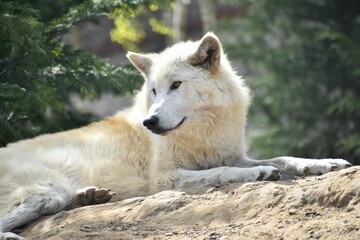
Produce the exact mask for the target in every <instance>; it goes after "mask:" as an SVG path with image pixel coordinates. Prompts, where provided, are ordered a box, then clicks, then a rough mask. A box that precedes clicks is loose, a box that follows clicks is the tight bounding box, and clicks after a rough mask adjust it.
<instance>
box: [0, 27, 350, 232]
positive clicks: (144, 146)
mask: <svg viewBox="0 0 360 240" xmlns="http://www.w3.org/2000/svg"><path fill="white" fill-rule="evenodd" d="M127 56H128V58H129V59H130V61H131V62H132V63H133V64H134V65H135V66H136V67H137V68H138V69H139V71H140V72H141V73H142V74H143V76H144V78H145V82H144V85H143V87H142V89H141V91H140V92H139V93H138V94H137V96H136V98H135V102H134V105H133V107H132V108H130V109H128V110H125V111H121V112H119V113H117V114H116V115H115V116H113V117H110V118H107V119H105V120H103V121H100V122H97V123H93V124H91V125H89V126H86V127H83V128H80V129H75V130H71V131H66V132H61V133H56V134H48V135H42V136H39V137H37V138H34V139H29V140H24V141H20V142H17V143H13V144H9V145H8V146H7V147H6V148H2V149H0V238H4V239H11V238H13V239H21V237H20V236H18V235H16V234H13V233H11V232H10V231H11V230H12V229H14V228H16V227H19V226H21V225H23V224H26V223H28V222H31V221H33V220H35V219H36V218H38V217H40V216H42V215H46V214H54V213H56V212H58V211H61V210H63V209H69V208H72V207H77V206H81V205H87V204H96V203H104V202H107V201H108V200H109V199H110V198H111V201H118V200H122V199H125V198H130V197H135V196H144V195H149V194H152V193H155V192H158V191H161V190H163V189H172V188H188V187H189V186H190V187H198V188H203V187H207V186H210V185H213V184H224V183H227V182H241V181H255V180H278V179H279V177H280V173H279V171H280V172H281V173H282V175H283V176H290V177H291V176H295V175H308V174H323V173H326V172H328V171H332V170H338V169H342V168H345V167H348V166H350V164H349V163H348V162H347V161H345V160H341V159H325V160H321V161H317V160H313V159H296V158H291V157H279V158H276V159H270V160H262V161H260V160H251V159H249V158H248V157H247V156H246V152H245V141H244V130H245V124H246V114H247V109H248V106H249V102H250V96H249V90H248V88H247V87H246V85H245V83H244V81H243V80H242V79H241V78H240V77H239V76H238V75H237V74H236V72H235V71H234V70H233V69H232V67H231V66H230V63H229V62H228V60H227V58H226V56H225V54H224V53H223V51H222V47H221V44H220V42H219V40H218V38H217V37H216V36H215V35H214V34H212V33H208V34H206V35H205V36H204V37H203V38H202V39H201V40H200V41H197V42H191V41H189V42H182V43H178V44H176V45H174V46H172V47H171V48H168V49H166V50H165V51H163V52H161V53H159V54H136V53H129V54H128V55H127ZM178 84H179V86H178ZM154 119H157V122H154V121H153V120H154ZM144 120H145V121H147V122H144ZM144 124H145V125H147V127H148V128H149V129H150V130H151V131H150V130H149V129H147V128H146V127H144ZM152 131H153V132H155V133H157V134H155V133H152ZM107 189H111V190H112V191H113V192H115V193H116V195H114V196H113V194H112V193H111V192H110V191H108V190H107Z"/></svg>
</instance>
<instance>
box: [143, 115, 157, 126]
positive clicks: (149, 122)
mask: <svg viewBox="0 0 360 240" xmlns="http://www.w3.org/2000/svg"><path fill="white" fill-rule="evenodd" d="M158 123H159V118H158V117H156V116H151V117H150V118H148V119H145V120H144V121H143V125H144V126H145V127H147V128H148V129H154V128H156V127H157V125H158Z"/></svg>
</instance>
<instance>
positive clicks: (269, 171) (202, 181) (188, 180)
mask: <svg viewBox="0 0 360 240" xmlns="http://www.w3.org/2000/svg"><path fill="white" fill-rule="evenodd" d="M172 179H173V186H174V187H175V188H181V189H185V188H205V187H209V186H213V185H223V184H225V183H231V182H250V181H256V180H269V181H276V180H279V179H280V173H279V171H278V170H277V169H276V168H275V167H271V166H257V167H252V168H238V167H217V168H212V169H207V170H186V169H177V170H175V171H174V172H173V173H172Z"/></svg>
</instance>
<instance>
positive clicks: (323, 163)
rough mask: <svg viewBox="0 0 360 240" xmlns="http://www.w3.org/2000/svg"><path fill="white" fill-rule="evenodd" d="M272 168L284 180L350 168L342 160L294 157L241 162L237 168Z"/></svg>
mask: <svg viewBox="0 0 360 240" xmlns="http://www.w3.org/2000/svg"><path fill="white" fill-rule="evenodd" d="M259 165H265V166H274V167H276V168H278V169H279V170H280V172H281V175H282V176H283V177H284V178H285V179H286V178H293V177H294V176H309V175H322V174H325V173H327V172H331V171H337V170H341V169H344V168H348V167H351V166H352V165H351V163H349V162H348V161H346V160H343V159H331V158H327V159H307V158H295V157H277V158H273V159H267V160H252V159H247V160H242V161H240V162H239V164H238V166H259Z"/></svg>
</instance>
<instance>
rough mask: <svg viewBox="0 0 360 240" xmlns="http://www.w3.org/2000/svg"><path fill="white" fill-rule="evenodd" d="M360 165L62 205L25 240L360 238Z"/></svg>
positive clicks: (25, 233) (26, 233) (27, 230)
mask: <svg viewBox="0 0 360 240" xmlns="http://www.w3.org/2000/svg"><path fill="white" fill-rule="evenodd" d="M359 202H360V167H351V168H348V169H345V170H342V171H339V172H331V173H328V174H325V175H322V176H318V177H307V178H301V179H297V180H292V181H280V182H252V183H236V184H229V185H226V186H222V187H218V188H217V187H214V188H209V189H206V190H204V191H202V192H195V191H192V190H189V191H188V192H187V193H185V192H181V191H164V192H160V193H158V194H155V195H152V196H148V197H141V198H133V199H128V200H125V201H121V202H116V203H109V204H104V205H97V206H88V207H82V208H78V209H74V210H71V211H62V212H60V213H58V214H56V215H54V216H48V217H44V218H42V219H40V220H39V221H37V222H35V223H33V224H31V225H29V226H27V227H26V228H25V229H24V230H23V232H22V233H21V235H22V236H24V237H26V238H27V239H337V240H339V239H346V240H350V239H354V240H355V239H356V240H357V239H360V207H359Z"/></svg>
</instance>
